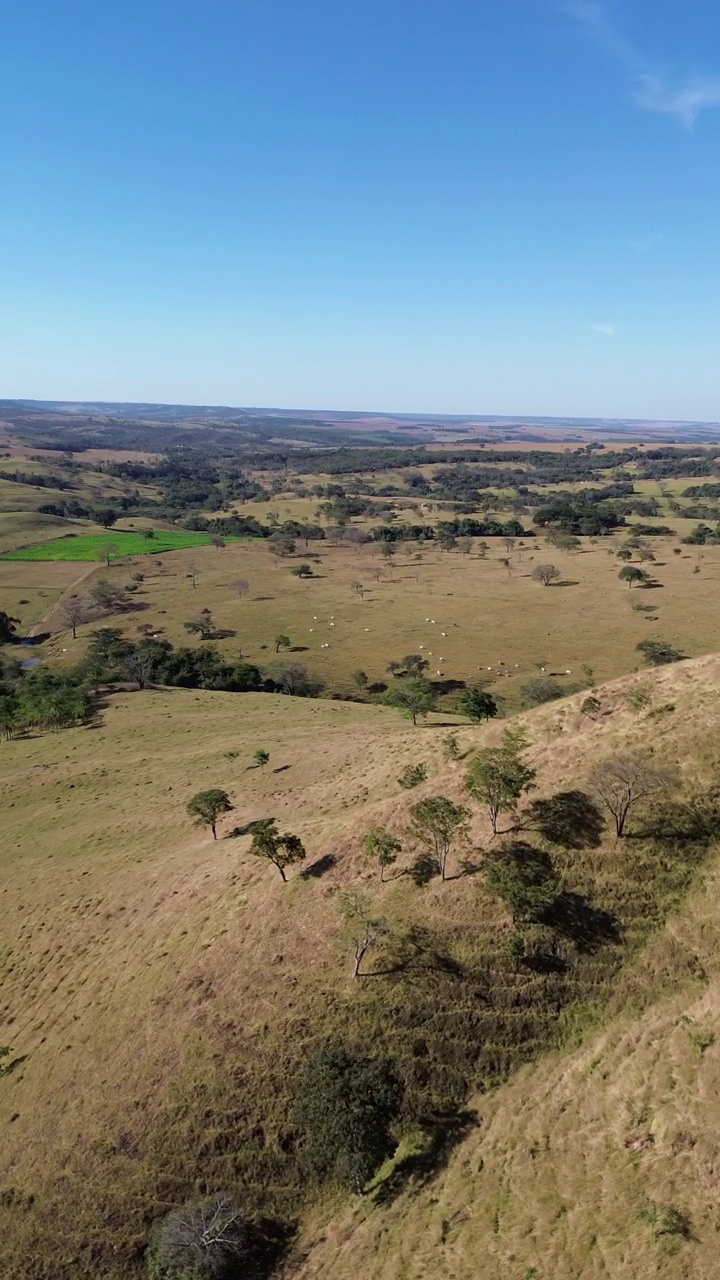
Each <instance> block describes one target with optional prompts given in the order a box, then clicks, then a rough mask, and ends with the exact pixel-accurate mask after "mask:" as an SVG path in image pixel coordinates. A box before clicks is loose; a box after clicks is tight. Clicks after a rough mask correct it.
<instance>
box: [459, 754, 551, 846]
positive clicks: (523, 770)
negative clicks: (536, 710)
mask: <svg viewBox="0 0 720 1280" xmlns="http://www.w3.org/2000/svg"><path fill="white" fill-rule="evenodd" d="M525 745H526V743H525V741H524V740H523V738H522V737H521V736H519V735H518V734H517V733H513V732H511V731H509V730H508V731H507V732H506V733H505V735H504V737H503V742H502V746H500V747H485V748H484V750H482V751H478V753H477V755H476V757H475V759H474V760H473V762H472V764H471V766H470V769H469V771H468V774H467V777H466V779H465V786H466V788H467V790H468V791H469V793H470V795H471V796H472V797H473V799H475V800H478V801H479V802H480V804H483V805H485V806H486V808H487V810H488V814H489V817H490V824H491V826H492V829H493V835H497V830H498V820H499V817H500V814H501V813H515V811H516V809H517V806H518V803H519V801H520V799H521V797H522V796H523V795H525V794H526V793H527V792H528V791H531V790H532V789H533V787H534V785H535V778H536V776H537V775H536V770H535V769H533V768H532V767H531V766H530V765H528V764H526V763H525V761H524V760H523V759H522V757H521V755H520V752H521V751H522V749H523V747H524V746H525Z"/></svg>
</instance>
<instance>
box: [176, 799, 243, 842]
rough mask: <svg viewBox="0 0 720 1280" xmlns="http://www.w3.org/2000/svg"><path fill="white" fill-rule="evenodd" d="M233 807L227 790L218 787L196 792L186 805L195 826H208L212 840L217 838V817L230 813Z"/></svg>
mask: <svg viewBox="0 0 720 1280" xmlns="http://www.w3.org/2000/svg"><path fill="white" fill-rule="evenodd" d="M234 807H235V806H234V805H233V804H231V802H230V797H229V795H228V793H227V791H222V790H221V789H220V788H219V787H212V788H211V789H210V790H209V791H198V792H196V794H195V795H194V796H193V797H192V798H191V799H190V800H188V803H187V806H186V808H187V811H188V813H189V814H190V816H191V817H193V818H194V819H195V825H196V826H198V827H209V828H210V830H211V831H212V833H213V840H217V823H218V819H219V818H221V817H222V815H223V814H224V813H230V812H231V811H232V809H233V808H234Z"/></svg>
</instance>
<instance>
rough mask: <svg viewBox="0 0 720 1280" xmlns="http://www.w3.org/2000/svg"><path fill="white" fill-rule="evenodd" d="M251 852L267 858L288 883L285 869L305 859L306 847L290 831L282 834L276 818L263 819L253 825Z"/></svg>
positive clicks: (257, 856) (256, 855)
mask: <svg viewBox="0 0 720 1280" xmlns="http://www.w3.org/2000/svg"><path fill="white" fill-rule="evenodd" d="M250 852H251V853H252V854H254V855H255V857H256V858H265V859H266V861H267V862H272V864H273V866H274V867H277V869H278V871H279V872H280V875H281V877H282V879H283V880H284V881H287V876H286V875H285V868H286V867H290V866H292V865H293V864H294V863H296V862H302V861H303V860H304V859H305V856H306V853H305V846H304V845H303V842H302V840H301V839H300V837H299V836H294V835H292V834H291V833H290V832H289V831H288V832H285V834H281V833H280V832H279V831H278V828H277V823H276V822H275V820H274V818H263V819H262V820H261V821H259V822H255V823H253V838H252V844H251V845H250Z"/></svg>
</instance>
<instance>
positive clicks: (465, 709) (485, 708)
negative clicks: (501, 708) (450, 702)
mask: <svg viewBox="0 0 720 1280" xmlns="http://www.w3.org/2000/svg"><path fill="white" fill-rule="evenodd" d="M455 710H456V711H457V713H458V715H461V716H467V718H468V720H474V721H476V723H479V722H480V721H481V720H492V719H493V717H494V716H496V715H497V713H498V708H497V703H496V701H495V699H494V698H493V697H492V695H491V694H489V693H486V692H485V690H484V689H466V690H465V692H464V693H462V694H461V695H460V698H459V699H458V703H457V706H456V708H455Z"/></svg>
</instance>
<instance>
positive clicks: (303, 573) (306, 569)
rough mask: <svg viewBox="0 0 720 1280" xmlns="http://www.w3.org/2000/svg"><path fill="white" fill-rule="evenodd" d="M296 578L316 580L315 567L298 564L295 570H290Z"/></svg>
mask: <svg viewBox="0 0 720 1280" xmlns="http://www.w3.org/2000/svg"><path fill="white" fill-rule="evenodd" d="M290 572H291V574H292V575H293V577H294V578H314V577H315V574H314V573H313V567H312V565H311V564H298V565H296V566H295V568H294V569H291V570H290Z"/></svg>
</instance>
